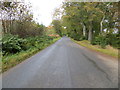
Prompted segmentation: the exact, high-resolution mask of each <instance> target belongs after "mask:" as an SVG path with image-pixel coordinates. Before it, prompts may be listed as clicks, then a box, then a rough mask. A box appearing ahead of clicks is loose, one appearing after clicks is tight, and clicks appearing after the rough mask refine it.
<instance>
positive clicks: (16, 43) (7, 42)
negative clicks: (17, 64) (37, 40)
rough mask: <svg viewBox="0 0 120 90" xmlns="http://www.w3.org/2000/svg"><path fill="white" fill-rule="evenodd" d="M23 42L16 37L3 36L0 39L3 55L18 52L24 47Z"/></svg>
mask: <svg viewBox="0 0 120 90" xmlns="http://www.w3.org/2000/svg"><path fill="white" fill-rule="evenodd" d="M24 44H25V40H24V39H22V38H19V37H18V36H13V35H5V36H4V37H3V39H2V52H3V55H5V54H9V53H17V52H20V51H21V50H22V49H25V47H24Z"/></svg>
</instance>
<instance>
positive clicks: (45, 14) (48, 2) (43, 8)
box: [25, 0, 63, 26]
mask: <svg viewBox="0 0 120 90" xmlns="http://www.w3.org/2000/svg"><path fill="white" fill-rule="evenodd" d="M62 1H63V0H25V2H30V3H31V5H32V8H33V15H34V19H35V20H37V22H39V23H40V24H41V23H42V24H44V25H45V26H48V25H49V24H50V23H51V21H52V14H53V12H54V10H55V8H57V7H59V6H60V4H62Z"/></svg>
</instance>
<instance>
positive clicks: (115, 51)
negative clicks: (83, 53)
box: [73, 40, 118, 58]
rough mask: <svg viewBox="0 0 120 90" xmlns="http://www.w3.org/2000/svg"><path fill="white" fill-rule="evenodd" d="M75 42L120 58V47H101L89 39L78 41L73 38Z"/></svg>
mask: <svg viewBox="0 0 120 90" xmlns="http://www.w3.org/2000/svg"><path fill="white" fill-rule="evenodd" d="M73 41H74V42H76V43H77V44H79V45H81V46H84V47H87V48H89V49H92V50H95V51H98V52H101V53H103V54H107V55H109V56H112V57H115V58H118V49H115V48H113V47H111V46H109V45H108V46H106V48H105V49H103V48H101V46H99V45H92V44H90V42H89V41H87V40H83V41H76V40H73Z"/></svg>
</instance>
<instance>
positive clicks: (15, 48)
mask: <svg viewBox="0 0 120 90" xmlns="http://www.w3.org/2000/svg"><path fill="white" fill-rule="evenodd" d="M54 38H55V37H50V36H36V37H28V38H24V39H23V38H20V37H18V36H17V35H10V34H9V35H5V36H4V37H3V42H2V51H3V55H8V54H15V53H18V52H20V51H24V50H28V49H30V48H38V49H39V50H40V49H42V48H43V47H45V46H46V45H48V44H50V43H51V41H52V40H53V39H54Z"/></svg>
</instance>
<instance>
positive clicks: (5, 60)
mask: <svg viewBox="0 0 120 90" xmlns="http://www.w3.org/2000/svg"><path fill="white" fill-rule="evenodd" d="M59 39H60V37H59V38H55V39H53V40H52V41H51V42H50V43H47V44H45V45H44V46H41V48H37V47H36V48H35V47H33V48H30V49H29V50H26V51H21V52H19V53H16V54H13V55H8V56H3V57H2V72H5V71H7V70H8V69H10V68H12V67H14V66H15V65H17V64H19V63H21V62H22V61H24V60H25V59H27V58H29V57H31V56H33V55H34V54H36V53H37V52H39V51H41V50H43V49H45V48H46V47H48V46H50V45H51V44H53V43H55V42H56V41H57V40H59Z"/></svg>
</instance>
